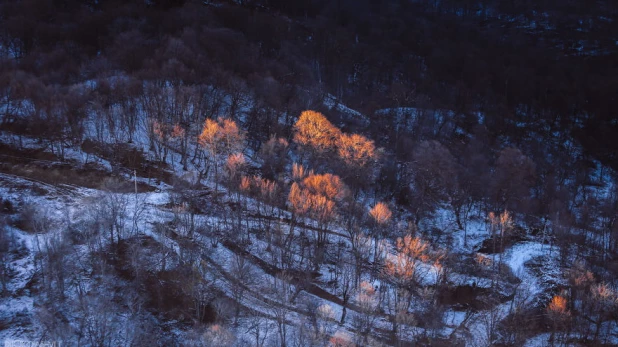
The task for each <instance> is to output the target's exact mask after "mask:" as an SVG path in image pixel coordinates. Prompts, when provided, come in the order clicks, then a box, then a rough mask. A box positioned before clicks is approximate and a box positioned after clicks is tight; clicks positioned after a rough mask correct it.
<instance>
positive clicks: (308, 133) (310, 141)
mask: <svg viewBox="0 0 618 347" xmlns="http://www.w3.org/2000/svg"><path fill="white" fill-rule="evenodd" d="M294 130H295V133H294V142H296V143H297V144H300V145H302V146H306V147H310V148H312V149H313V150H314V151H316V152H317V153H324V152H326V151H328V150H330V149H332V148H333V147H334V146H335V144H336V143H337V140H338V139H339V136H340V135H341V131H340V130H339V129H338V128H337V127H335V126H334V125H333V124H332V123H331V122H329V121H328V119H326V117H324V115H323V114H321V113H320V112H316V111H310V110H308V111H303V112H302V113H301V114H300V117H299V118H298V121H297V122H296V124H295V125H294Z"/></svg>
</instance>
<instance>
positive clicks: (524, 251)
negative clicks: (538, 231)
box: [494, 242, 549, 302]
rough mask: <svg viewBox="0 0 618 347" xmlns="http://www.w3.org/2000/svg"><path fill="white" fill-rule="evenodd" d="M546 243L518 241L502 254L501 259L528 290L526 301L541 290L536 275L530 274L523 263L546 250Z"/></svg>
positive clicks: (495, 258)
mask: <svg viewBox="0 0 618 347" xmlns="http://www.w3.org/2000/svg"><path fill="white" fill-rule="evenodd" d="M548 247H549V246H547V245H543V244H542V243H539V242H524V243H519V244H516V245H514V246H513V247H511V248H510V249H509V250H508V251H506V254H505V255H504V258H503V261H504V263H505V264H507V265H508V266H509V268H511V271H512V272H513V274H514V275H515V276H517V277H518V278H519V279H520V280H521V281H522V282H523V283H526V285H527V286H528V288H529V290H530V296H529V297H528V300H527V301H528V302H530V301H531V300H532V299H534V297H535V296H536V295H537V294H539V293H540V292H541V291H542V288H541V285H540V283H539V280H538V278H537V277H536V276H534V275H533V274H531V273H530V272H529V271H528V270H527V269H526V268H525V267H524V265H525V264H526V262H528V261H530V260H531V259H533V258H535V257H539V256H541V255H543V254H544V253H546V252H547V250H548ZM496 260H497V256H494V261H496Z"/></svg>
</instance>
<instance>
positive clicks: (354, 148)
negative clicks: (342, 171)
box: [337, 134, 376, 167]
mask: <svg viewBox="0 0 618 347" xmlns="http://www.w3.org/2000/svg"><path fill="white" fill-rule="evenodd" d="M337 152H338V153H339V157H340V158H341V159H342V160H343V161H344V162H345V163H346V164H347V165H348V166H352V167H365V166H367V165H368V164H369V163H370V162H371V161H373V160H375V158H376V149H375V145H374V144H373V141H371V140H369V139H368V138H366V137H364V136H362V135H359V134H351V135H348V134H342V135H341V136H340V137H339V141H338V142H337Z"/></svg>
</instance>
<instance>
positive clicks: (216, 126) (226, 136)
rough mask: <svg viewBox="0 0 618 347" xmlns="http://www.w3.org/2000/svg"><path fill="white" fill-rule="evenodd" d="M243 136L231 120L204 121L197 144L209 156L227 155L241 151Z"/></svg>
mask: <svg viewBox="0 0 618 347" xmlns="http://www.w3.org/2000/svg"><path fill="white" fill-rule="evenodd" d="M244 139H245V137H244V134H243V132H242V131H241V130H240V129H239V128H238V126H237V125H236V122H234V121H233V120H231V119H227V118H226V119H223V118H219V119H218V120H217V121H214V120H212V119H206V122H204V127H203V128H202V132H201V134H200V135H199V137H198V143H199V144H200V145H201V146H202V147H204V148H206V149H207V150H208V151H210V152H211V154H214V155H217V154H229V153H233V152H237V151H240V150H242V147H243V143H244Z"/></svg>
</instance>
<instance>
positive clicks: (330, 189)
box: [303, 173, 348, 200]
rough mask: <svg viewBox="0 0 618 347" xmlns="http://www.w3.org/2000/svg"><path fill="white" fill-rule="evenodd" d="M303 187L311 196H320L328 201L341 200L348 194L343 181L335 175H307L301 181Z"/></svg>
mask: <svg viewBox="0 0 618 347" xmlns="http://www.w3.org/2000/svg"><path fill="white" fill-rule="evenodd" d="M303 185H304V186H305V187H306V189H308V190H309V191H310V192H311V193H312V194H316V195H322V196H324V197H325V198H327V199H329V200H342V199H343V198H344V197H345V196H346V195H347V193H348V189H347V187H346V185H345V184H344V183H343V180H341V178H339V176H337V175H333V174H329V173H327V174H322V175H315V174H313V175H309V176H307V177H305V179H304V180H303Z"/></svg>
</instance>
